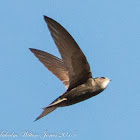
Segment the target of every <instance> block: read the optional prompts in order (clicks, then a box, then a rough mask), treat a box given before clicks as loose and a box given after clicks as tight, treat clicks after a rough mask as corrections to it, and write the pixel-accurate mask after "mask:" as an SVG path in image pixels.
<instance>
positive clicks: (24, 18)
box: [0, 0, 140, 140]
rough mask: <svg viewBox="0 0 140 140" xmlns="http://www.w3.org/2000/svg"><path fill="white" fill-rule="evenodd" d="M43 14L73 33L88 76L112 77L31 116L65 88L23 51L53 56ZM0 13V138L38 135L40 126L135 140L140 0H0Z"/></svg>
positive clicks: (102, 139)
mask: <svg viewBox="0 0 140 140" xmlns="http://www.w3.org/2000/svg"><path fill="white" fill-rule="evenodd" d="M43 15H47V16H49V17H51V18H53V19H55V20H56V21H58V22H59V23H60V24H61V25H63V26H64V27H65V28H66V29H67V30H68V31H69V33H70V34H71V35H72V36H73V37H74V39H75V40H76V41H77V43H78V44H79V46H80V48H81V49H82V50H83V52H84V54H85V55H86V57H87V59H88V61H89V63H90V66H91V69H92V73H93V77H98V76H105V77H108V78H110V79H112V81H111V83H110V84H109V86H108V88H107V89H106V90H105V91H104V92H102V93H101V94H99V95H98V96H96V97H93V98H91V99H89V100H86V101H84V102H81V103H79V104H76V105H72V106H69V107H64V108H59V109H57V110H56V111H54V112H52V113H51V114H49V115H48V116H46V117H44V118H42V119H40V120H39V121H36V122H33V121H34V119H35V118H36V117H37V116H38V115H40V113H41V112H42V109H41V108H42V107H45V106H47V105H48V104H49V103H51V102H52V101H53V100H54V99H55V98H57V97H58V96H59V95H60V94H62V93H64V92H65V88H64V86H63V84H62V83H61V82H60V81H59V80H58V79H57V78H56V77H55V76H54V75H53V74H52V73H50V72H49V71H48V70H47V69H46V68H45V67H44V66H43V65H42V64H41V63H40V62H39V61H38V60H37V59H36V58H35V56H34V55H33V54H32V53H31V52H30V51H29V49H28V48H36V49H40V50H44V51H47V52H49V53H52V54H53V55H56V56H59V57H60V54H59V52H58V50H57V48H56V46H55V44H54V42H53V40H52V38H51V35H50V33H49V30H48V28H47V26H46V23H45V21H44V19H43ZM0 17H1V20H0V25H1V26H0V48H1V51H0V96H1V98H0V112H1V119H0V138H3V139H17V140H18V139H24V138H26V139H29V140H30V139H41V138H43V136H44V133H45V132H46V133H47V135H46V137H44V139H56V140H57V139H91V138H92V139H94V140H126V139H127V140H132V139H140V134H139V130H140V121H139V118H140V93H139V91H140V86H139V79H140V74H139V73H140V65H139V64H140V62H139V61H140V26H139V25H140V1H139V0H123V1H122V0H117V1H112V0H98V1H97V0H96V1H95V0H87V1H81V0H77V1H75V0H70V1H66V0H61V1H60V0H57V1H54V0H42V1H34V0H30V1H28V0H24V1H19V0H12V1H11V0H5V1H4V0H3V1H1V4H0ZM25 132H28V133H32V134H33V135H35V134H38V135H40V136H41V138H40V137H38V136H30V137H29V135H28V136H24V135H23V134H24V133H25ZM63 132H67V133H71V135H72V136H70V138H69V137H68V136H66V133H65V136H62V133H63ZM2 133H3V134H4V133H8V134H11V133H15V134H16V135H17V137H15V138H14V137H8V136H2ZM51 134H55V136H52V137H49V136H51ZM60 136H62V137H60Z"/></svg>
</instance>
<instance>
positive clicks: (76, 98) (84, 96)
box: [63, 91, 101, 106]
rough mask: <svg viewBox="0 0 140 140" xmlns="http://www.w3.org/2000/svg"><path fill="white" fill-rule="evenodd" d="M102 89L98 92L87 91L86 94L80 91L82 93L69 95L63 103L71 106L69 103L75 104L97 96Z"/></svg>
mask: <svg viewBox="0 0 140 140" xmlns="http://www.w3.org/2000/svg"><path fill="white" fill-rule="evenodd" d="M100 92H101V91H96V92H86V93H84V94H82V93H80V94H78V93H77V94H76V95H75V96H74V97H71V96H70V97H68V98H67V100H66V101H65V103H64V104H63V106H69V105H73V104H76V103H79V102H81V101H84V100H87V99H89V98H91V97H93V96H96V95H97V94H99V93H100Z"/></svg>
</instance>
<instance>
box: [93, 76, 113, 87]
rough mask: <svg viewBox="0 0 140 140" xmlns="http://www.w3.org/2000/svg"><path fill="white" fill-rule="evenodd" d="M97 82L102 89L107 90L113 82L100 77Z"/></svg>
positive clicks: (96, 79)
mask: <svg viewBox="0 0 140 140" xmlns="http://www.w3.org/2000/svg"><path fill="white" fill-rule="evenodd" d="M95 81H96V83H97V84H98V85H99V86H100V88H101V89H105V88H106V87H107V86H108V84H109V82H110V81H111V80H110V79H108V78H106V77H98V78H95Z"/></svg>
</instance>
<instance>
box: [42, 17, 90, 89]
mask: <svg viewBox="0 0 140 140" xmlns="http://www.w3.org/2000/svg"><path fill="white" fill-rule="evenodd" d="M44 19H45V21H46V23H47V25H48V28H49V30H50V32H51V35H52V37H53V39H54V41H55V44H56V46H57V47H58V50H59V52H60V54H61V57H62V59H63V62H64V64H65V66H66V68H67V70H68V73H69V88H68V90H70V89H72V88H74V87H76V86H78V85H80V84H82V83H84V82H86V81H87V79H88V78H89V77H92V74H91V71H90V66H89V64H88V62H87V59H86V57H85V55H84V54H83V52H82V51H81V49H80V48H79V46H78V44H77V43H76V42H75V40H74V39H73V38H72V36H71V35H70V34H69V33H68V32H67V31H66V30H65V29H64V27H62V26H61V25H60V24H59V23H57V22H56V21H54V20H53V19H51V18H49V17H46V16H44Z"/></svg>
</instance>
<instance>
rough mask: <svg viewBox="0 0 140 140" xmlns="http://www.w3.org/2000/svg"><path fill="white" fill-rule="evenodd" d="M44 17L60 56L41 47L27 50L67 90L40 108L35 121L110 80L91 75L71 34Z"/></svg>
mask: <svg viewBox="0 0 140 140" xmlns="http://www.w3.org/2000/svg"><path fill="white" fill-rule="evenodd" d="M44 19H45V21H46V23H47V25H48V28H49V30H50V32H51V35H52V37H53V39H54V41H55V44H56V46H57V47H58V50H59V52H60V54H61V57H62V59H60V58H57V57H56V56H53V55H51V54H49V53H47V52H44V51H41V50H37V49H31V48H30V50H31V51H32V52H33V53H34V55H35V56H36V57H37V58H38V59H39V60H40V61H41V62H42V63H43V64H44V66H45V67H47V68H48V70H50V71H51V72H52V73H53V74H54V75H56V76H57V77H58V78H59V79H60V80H61V81H63V84H64V85H65V86H66V88H67V91H66V92H65V93H64V94H62V95H61V96H59V97H58V98H57V99H56V100H54V101H53V102H52V103H51V104H50V105H49V106H47V107H44V108H43V109H44V111H43V112H42V114H41V115H40V116H39V117H38V118H37V119H36V120H38V119H40V118H42V117H43V116H45V115H47V114H49V113H50V112H52V111H53V110H55V109H56V108H58V107H64V106H69V105H72V104H76V103H78V102H81V101H84V100H86V99H88V98H90V97H93V96H95V95H97V94H99V93H100V92H102V91H103V90H104V89H105V88H106V87H107V85H108V84H109V82H110V80H109V79H108V78H105V77H98V78H92V73H91V70H90V66H89V64H88V62H87V59H86V57H85V55H84V54H83V52H82V51H81V49H80V48H79V46H78V45H77V43H76V42H75V40H74V39H73V38H72V36H71V35H70V34H69V33H68V32H67V31H66V30H65V29H64V27H62V26H61V25H60V24H59V23H57V22H56V21H54V20H53V19H51V18H49V17H46V16H44Z"/></svg>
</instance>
